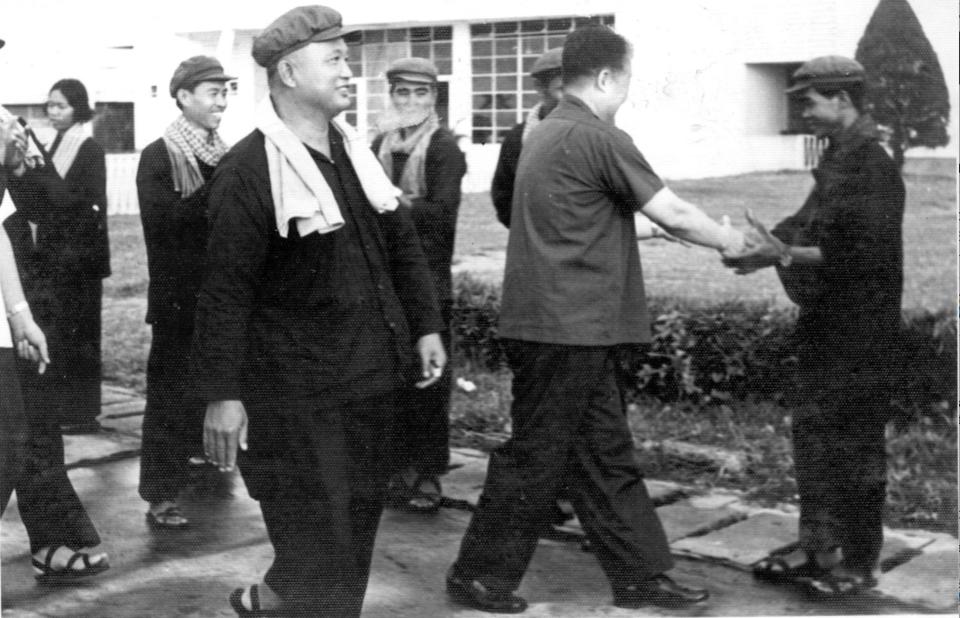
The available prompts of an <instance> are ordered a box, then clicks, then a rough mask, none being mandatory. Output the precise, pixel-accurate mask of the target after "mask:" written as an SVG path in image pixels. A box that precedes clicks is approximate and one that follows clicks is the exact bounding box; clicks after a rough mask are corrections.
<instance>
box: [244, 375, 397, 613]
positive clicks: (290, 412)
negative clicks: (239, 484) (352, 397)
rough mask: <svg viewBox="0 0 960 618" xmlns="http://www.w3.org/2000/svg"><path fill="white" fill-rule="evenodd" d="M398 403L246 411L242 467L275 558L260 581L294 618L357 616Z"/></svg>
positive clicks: (381, 399) (290, 404) (387, 399)
mask: <svg viewBox="0 0 960 618" xmlns="http://www.w3.org/2000/svg"><path fill="white" fill-rule="evenodd" d="M395 404H396V401H395V397H394V396H393V395H392V394H391V395H381V396H377V397H370V398H365V399H361V400H357V401H352V402H348V403H345V404H343V405H336V406H330V405H325V404H323V403H322V402H320V401H316V400H313V401H283V402H278V403H277V404H272V403H266V404H259V405H258V404H255V403H252V404H251V405H250V406H249V407H248V412H249V415H248V416H249V420H250V426H249V432H250V433H249V443H250V450H249V451H248V452H246V453H243V454H242V457H241V461H240V465H241V470H242V472H243V476H244V481H245V482H246V484H247V487H248V489H249V490H250V494H251V496H252V497H254V498H255V499H257V500H259V501H260V509H261V512H262V513H263V520H264V523H265V524H266V527H267V532H268V534H269V536H270V542H271V543H272V544H273V549H274V561H273V564H272V565H271V566H270V569H269V570H268V571H267V573H266V575H265V576H264V581H265V582H266V583H267V584H268V585H269V586H270V588H271V589H273V590H274V592H276V593H277V594H278V595H279V596H280V597H281V598H282V599H283V601H284V606H285V608H286V609H287V611H289V612H290V613H292V614H294V615H298V616H311V617H320V616H330V617H336V618H349V617H351V616H359V615H360V609H361V606H362V605H363V597H364V594H365V592H366V588H367V579H368V576H369V572H370V560H371V557H372V555H373V545H374V539H375V536H376V532H377V526H378V525H379V522H380V513H381V511H382V508H383V498H384V490H385V488H386V483H387V479H388V477H389V475H390V473H391V472H392V471H393V469H394V468H393V465H392V462H391V457H390V431H391V429H392V422H393V415H394V413H395Z"/></svg>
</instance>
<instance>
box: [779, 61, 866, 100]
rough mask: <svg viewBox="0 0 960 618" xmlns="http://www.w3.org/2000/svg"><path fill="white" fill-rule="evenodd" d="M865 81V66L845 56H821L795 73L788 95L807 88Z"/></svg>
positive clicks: (805, 63)
mask: <svg viewBox="0 0 960 618" xmlns="http://www.w3.org/2000/svg"><path fill="white" fill-rule="evenodd" d="M864 79H865V73H864V70H863V65H862V64H860V63H859V62H857V61H856V60H853V59H852V58H846V57H844V56H820V57H819V58H814V59H813V60H808V61H807V62H804V63H803V66H801V67H800V68H799V69H797V70H796V71H794V73H793V85H791V86H790V87H789V88H787V92H788V93H795V92H802V91H803V90H806V89H807V88H833V87H840V86H843V85H844V84H855V83H862V82H863V81H864Z"/></svg>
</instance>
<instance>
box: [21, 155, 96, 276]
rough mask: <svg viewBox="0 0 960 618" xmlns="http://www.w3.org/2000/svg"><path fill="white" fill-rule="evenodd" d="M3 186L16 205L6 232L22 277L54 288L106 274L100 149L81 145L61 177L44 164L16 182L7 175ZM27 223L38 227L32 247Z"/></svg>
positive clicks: (48, 164) (49, 165)
mask: <svg viewBox="0 0 960 618" xmlns="http://www.w3.org/2000/svg"><path fill="white" fill-rule="evenodd" d="M7 183H8V189H9V190H10V195H11V197H12V198H13V201H14V203H15V204H16V205H17V212H16V213H15V214H14V215H11V216H10V218H9V219H8V220H7V223H6V225H7V231H8V233H9V234H10V241H11V243H12V244H13V246H14V251H15V252H16V254H17V261H18V264H19V265H20V269H21V272H24V276H25V278H27V279H30V280H34V279H38V278H39V279H38V280H42V281H44V282H45V284H44V285H56V283H57V282H58V281H72V280H76V279H77V278H78V277H87V278H102V277H107V276H109V275H110V248H109V241H108V238H107V165H106V158H105V156H104V152H103V148H102V147H101V146H100V144H98V143H97V142H95V141H93V140H92V139H87V140H85V141H84V142H83V144H81V145H80V149H79V150H78V151H77V156H76V158H75V159H74V161H73V165H72V166H71V167H70V169H69V170H68V171H67V173H66V175H65V176H64V177H63V178H61V177H60V175H59V174H58V173H57V170H56V169H55V168H54V167H53V164H52V163H47V164H46V165H44V166H43V167H37V168H35V169H28V170H27V171H26V172H25V173H24V174H23V175H22V176H20V177H17V176H15V175H13V174H10V175H9V176H8V179H7ZM28 222H32V223H35V224H36V225H37V230H36V242H34V241H33V235H32V233H31V230H30V227H29V225H28Z"/></svg>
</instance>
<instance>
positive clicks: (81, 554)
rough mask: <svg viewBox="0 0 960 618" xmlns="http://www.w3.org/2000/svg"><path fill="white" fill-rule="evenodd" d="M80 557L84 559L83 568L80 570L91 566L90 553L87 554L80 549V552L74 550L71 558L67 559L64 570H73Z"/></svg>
mask: <svg viewBox="0 0 960 618" xmlns="http://www.w3.org/2000/svg"><path fill="white" fill-rule="evenodd" d="M80 559H83V569H80V570H86V569H89V568H90V555H89V554H86V553H84V552H80V551H78V552H74V553H73V555H72V556H70V559H69V560H67V566H65V567H63V570H64V571H67V572H69V571H72V570H73V565H74V564H75V563H76V562H77V560H80Z"/></svg>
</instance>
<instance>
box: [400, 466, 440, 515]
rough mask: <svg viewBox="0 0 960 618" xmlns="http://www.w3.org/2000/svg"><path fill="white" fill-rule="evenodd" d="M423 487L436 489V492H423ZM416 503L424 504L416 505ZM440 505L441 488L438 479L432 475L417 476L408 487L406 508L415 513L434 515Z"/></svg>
mask: <svg viewBox="0 0 960 618" xmlns="http://www.w3.org/2000/svg"><path fill="white" fill-rule="evenodd" d="M424 486H431V487H432V488H435V489H436V492H433V491H423V487H424ZM418 501H421V502H423V503H425V504H418V503H417V502H418ZM441 504H443V488H442V487H441V485H440V479H439V478H437V477H436V476H434V475H432V474H418V475H417V478H416V479H415V480H414V481H413V485H412V486H411V487H410V495H409V496H408V497H407V502H406V505H405V506H406V508H407V509H408V510H410V511H413V512H415V513H435V512H436V511H437V510H438V509H439V508H440V505H441Z"/></svg>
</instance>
